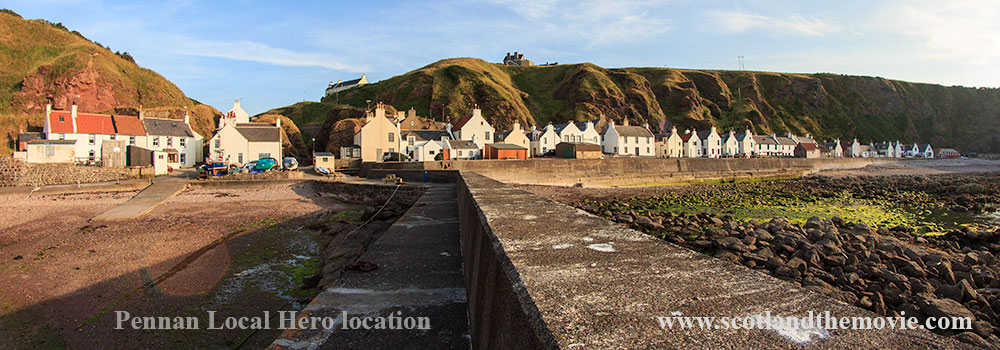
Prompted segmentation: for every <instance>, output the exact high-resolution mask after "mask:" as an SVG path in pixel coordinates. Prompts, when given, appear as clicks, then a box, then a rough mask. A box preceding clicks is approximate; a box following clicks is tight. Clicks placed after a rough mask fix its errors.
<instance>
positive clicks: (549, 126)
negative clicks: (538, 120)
mask: <svg viewBox="0 0 1000 350" xmlns="http://www.w3.org/2000/svg"><path fill="white" fill-rule="evenodd" d="M552 130H555V127H553V126H552V122H549V125H546V126H545V131H546V132H548V131H552Z"/></svg>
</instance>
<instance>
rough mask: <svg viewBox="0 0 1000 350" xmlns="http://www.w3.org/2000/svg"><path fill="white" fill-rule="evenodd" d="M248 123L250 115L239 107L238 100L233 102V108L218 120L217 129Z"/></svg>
mask: <svg viewBox="0 0 1000 350" xmlns="http://www.w3.org/2000/svg"><path fill="white" fill-rule="evenodd" d="M249 122H250V114H249V113H247V111H244V110H243V107H240V100H236V101H235V102H233V108H230V109H229V111H228V112H226V114H223V115H222V117H220V118H219V129H222V127H224V126H226V125H230V124H231V125H236V124H246V123H249Z"/></svg>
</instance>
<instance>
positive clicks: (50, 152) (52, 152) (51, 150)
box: [45, 146, 56, 157]
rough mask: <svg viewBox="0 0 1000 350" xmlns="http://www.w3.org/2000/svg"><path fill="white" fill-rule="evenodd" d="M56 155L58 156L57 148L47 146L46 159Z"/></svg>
mask: <svg viewBox="0 0 1000 350" xmlns="http://www.w3.org/2000/svg"><path fill="white" fill-rule="evenodd" d="M54 155H56V150H55V148H54V147H52V146H45V156H46V157H51V156H54Z"/></svg>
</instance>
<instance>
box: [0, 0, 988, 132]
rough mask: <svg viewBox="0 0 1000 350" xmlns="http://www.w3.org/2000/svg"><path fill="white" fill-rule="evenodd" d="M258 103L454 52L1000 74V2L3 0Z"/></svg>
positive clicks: (218, 93) (315, 92) (198, 92)
mask: <svg viewBox="0 0 1000 350" xmlns="http://www.w3.org/2000/svg"><path fill="white" fill-rule="evenodd" d="M0 7H4V8H9V9H11V10H14V11H15V12H17V13H18V14H20V15H21V16H22V17H24V18H43V19H46V20H49V21H51V22H62V23H63V24H64V25H65V26H66V27H67V28H69V29H71V30H77V31H79V32H81V33H82V34H83V35H84V36H86V37H87V38H89V39H91V40H93V41H96V42H99V43H100V44H102V45H105V46H109V47H110V48H111V50H112V51H127V52H129V53H130V54H131V55H132V56H133V57H134V58H135V60H136V63H138V64H139V65H141V66H143V67H146V68H150V69H153V70H155V71H156V72H158V73H160V74H162V75H163V76H165V77H166V78H167V79H169V80H171V81H172V82H174V83H175V84H176V85H177V86H179V87H180V88H181V89H182V90H183V91H184V93H185V94H187V95H188V96H189V97H191V98H193V99H196V100H198V101H200V102H202V103H205V104H209V105H212V106H214V107H216V108H217V109H219V110H220V111H226V110H229V109H230V108H231V107H232V103H233V100H234V99H241V101H242V103H241V104H242V107H243V108H244V109H245V110H247V111H248V112H250V113H251V114H257V113H261V112H264V111H267V110H269V109H271V108H276V107H282V106H286V105H290V104H293V103H296V102H300V101H304V100H308V101H318V100H319V99H320V98H321V97H322V96H323V91H324V89H325V88H326V86H327V84H328V83H329V82H330V81H337V80H350V79H356V78H358V77H360V75H361V74H362V73H365V74H366V75H367V77H368V80H369V81H370V82H375V81H379V80H383V79H387V78H391V77H393V76H396V75H400V74H404V73H406V72H408V71H411V70H414V69H418V68H420V67H423V66H426V65H428V64H431V63H433V62H435V61H438V60H440V59H444V58H452V57H475V58H481V59H484V60H486V61H490V62H500V61H502V60H503V57H504V55H505V54H506V53H507V52H513V51H517V52H522V53H524V54H525V57H526V58H528V59H530V60H532V61H534V62H535V63H546V62H559V63H580V62H591V63H594V64H597V65H599V66H602V67H607V68H613V67H672V68H698V69H733V70H735V69H739V68H740V66H739V59H738V56H743V57H744V66H745V69H747V70H759V71H772V72H796V73H817V72H830V73H839V74H851V75H866V76H880V77H885V78H890V79H899V80H906V81H914V82H925V83H936V84H943V85H963V86H975V87H998V86H1000V0H956V1H941V0H937V1H926V0H885V1H855V0H841V1H767V0H764V1H752V2H750V1H711V0H708V1H683V0H622V1H609V0H578V1H567V0H436V1H381V0H369V1H331V0H328V1H250V0H246V1H194V0H168V1H157V0H148V1H131V2H130V1H100V0H2V1H0Z"/></svg>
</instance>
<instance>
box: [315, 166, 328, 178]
mask: <svg viewBox="0 0 1000 350" xmlns="http://www.w3.org/2000/svg"><path fill="white" fill-rule="evenodd" d="M316 172H317V173H320V174H322V175H323V176H330V170H329V169H327V168H324V167H321V166H318V167H316Z"/></svg>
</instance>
